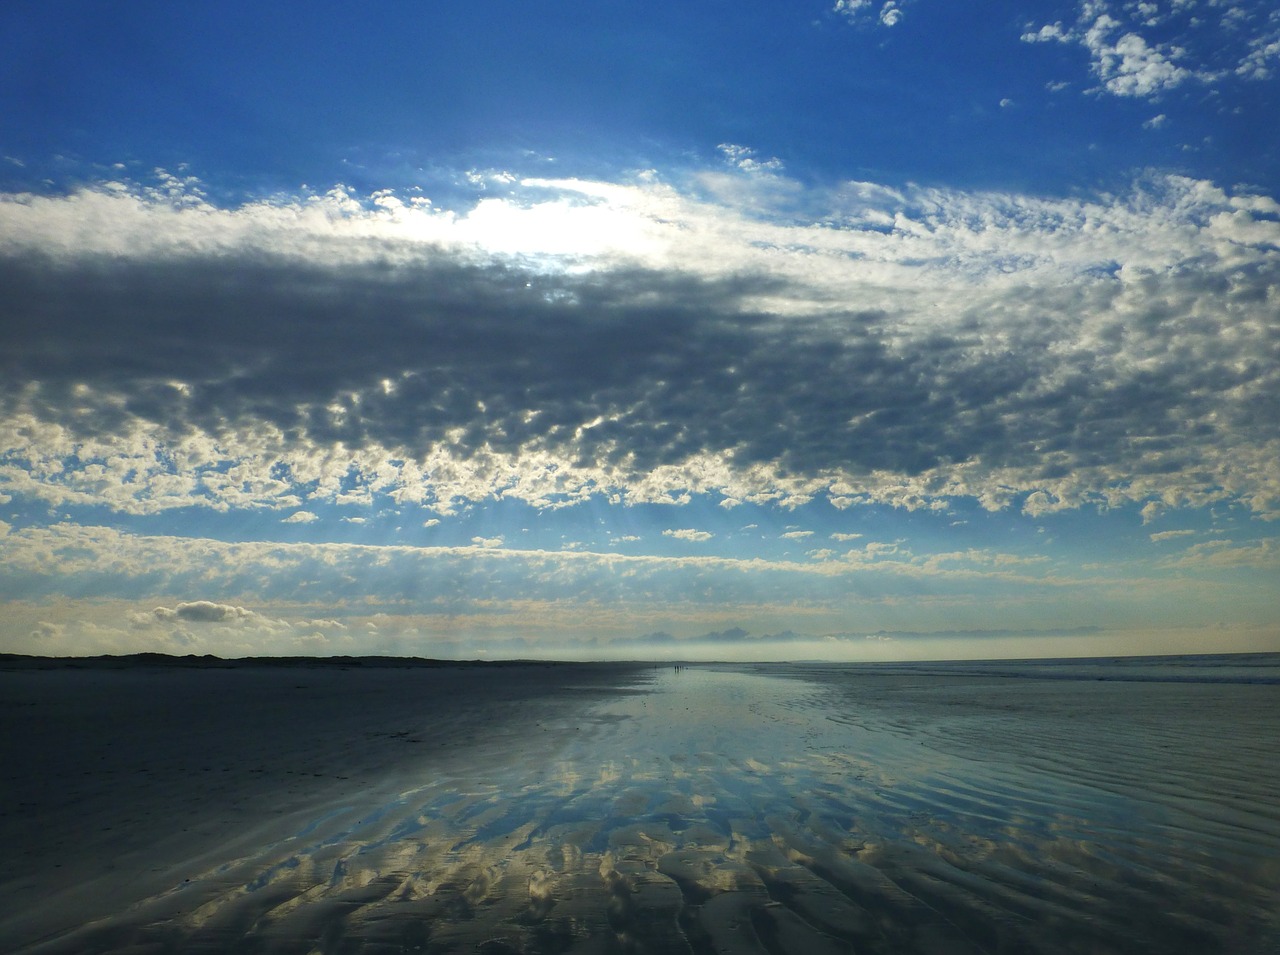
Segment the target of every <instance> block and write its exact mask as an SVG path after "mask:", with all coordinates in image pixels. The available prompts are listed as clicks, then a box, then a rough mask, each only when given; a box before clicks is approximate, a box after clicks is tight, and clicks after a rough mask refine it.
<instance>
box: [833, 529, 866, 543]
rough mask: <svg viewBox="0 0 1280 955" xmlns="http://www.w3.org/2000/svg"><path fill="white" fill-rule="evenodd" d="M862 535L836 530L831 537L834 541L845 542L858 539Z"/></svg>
mask: <svg viewBox="0 0 1280 955" xmlns="http://www.w3.org/2000/svg"><path fill="white" fill-rule="evenodd" d="M861 536H862V535H861V534H844V533H841V532H840V531H836V532H835V533H834V534H832V535H831V539H832V540H833V541H841V542H844V541H853V540H857V539H858V538H859V537H861Z"/></svg>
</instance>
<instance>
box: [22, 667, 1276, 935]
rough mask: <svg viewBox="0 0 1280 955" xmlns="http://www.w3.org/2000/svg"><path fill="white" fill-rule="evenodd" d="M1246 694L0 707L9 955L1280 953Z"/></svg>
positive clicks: (28, 700)
mask: <svg viewBox="0 0 1280 955" xmlns="http://www.w3.org/2000/svg"><path fill="white" fill-rule="evenodd" d="M1243 662H1248V661H1240V660H1233V661H1226V662H1222V661H1219V662H1217V663H1214V662H1213V661H1203V660H1201V661H1173V662H1169V661H1164V662H1161V661H1154V662H1150V663H1145V664H1143V663H1133V662H1129V663H1112V664H1102V663H1098V664H1072V665H1034V666H1032V665H1022V666H1014V665H1001V666H998V667H995V666H986V667H983V666H949V667H947V666H944V667H898V668H892V667H889V668H886V667H879V668H877V667H830V666H823V667H801V666H790V667H789V666H769V667H719V668H717V667H690V668H685V669H682V670H680V671H674V670H672V669H671V668H669V667H667V668H662V669H656V670H655V669H653V668H647V667H625V666H556V667H545V666H537V665H528V666H513V667H502V668H489V667H484V668H475V667H472V668H466V667H457V668H454V667H449V668H434V669H422V668H419V669H388V668H373V669H371V668H364V667H360V668H351V669H347V670H341V669H337V668H334V667H331V666H330V667H304V668H289V669H284V668H279V667H276V668H239V669H232V670H208V669H205V670H200V669H191V670H179V669H172V668H167V669H160V668H134V669H124V670H102V669H89V670H79V671H71V670H66V669H58V670H40V671H31V670H27V671H20V672H15V671H10V672H0V689H2V690H3V695H2V696H0V701H2V705H3V707H4V709H3V716H4V721H5V729H6V734H5V738H4V742H3V744H2V745H3V751H2V752H0V757H2V758H3V764H2V765H3V766H4V768H5V776H4V786H5V788H4V792H3V796H4V802H3V806H4V808H3V816H0V836H3V839H4V843H3V844H4V845H5V847H6V858H7V859H8V860H9V866H8V867H7V869H6V871H5V872H3V873H0V875H2V877H3V878H2V880H0V938H3V939H6V940H7V941H8V949H11V950H15V951H18V952H23V953H34V952H41V953H72V952H76V953H95V952H121V953H123V952H129V953H139V955H140V953H144V952H145V953H149V952H249V951H252V952H263V953H294V952H297V953H311V952H323V953H330V952H332V953H392V952H409V951H417V952H472V951H487V952H521V951H523V952H561V951H574V952H611V951H652V952H699V953H701V952H716V951H718V952H729V953H746V952H771V953H777V952H797V953H804V955H818V953H823V952H835V951H850V950H852V951H857V952H883V953H888V952H895V953H896V952H928V953H934V952H936V953H966V952H1090V953H1108V952H1115V953H1133V952H1152V953H1155V952H1160V953H1170V952H1197V953H1202V952H1230V953H1249V952H1258V953H1262V952H1268V953H1270V952H1275V951H1280V923H1278V922H1277V915H1276V899H1277V898H1280V808H1278V807H1277V804H1276V801H1275V794H1276V793H1277V792H1280V763H1278V762H1277V760H1276V758H1275V752H1276V744H1277V742H1280V669H1277V663H1278V662H1280V661H1277V660H1276V659H1275V658H1257V659H1256V660H1254V661H1253V662H1252V664H1251V665H1247V666H1242V665H1240V664H1242V663H1243ZM0 947H4V946H0Z"/></svg>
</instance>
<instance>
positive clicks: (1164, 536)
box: [1150, 530, 1196, 544]
mask: <svg viewBox="0 0 1280 955" xmlns="http://www.w3.org/2000/svg"><path fill="white" fill-rule="evenodd" d="M1195 533H1196V532H1195V531H1190V530H1183V531H1159V532H1158V533H1155V534H1152V535H1150V536H1151V540H1152V542H1153V543H1157V544H1158V543H1159V542H1160V541H1167V540H1173V539H1174V538H1176V537H1193V536H1195Z"/></svg>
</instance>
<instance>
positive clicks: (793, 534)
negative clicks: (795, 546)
mask: <svg viewBox="0 0 1280 955" xmlns="http://www.w3.org/2000/svg"><path fill="white" fill-rule="evenodd" d="M778 536H779V537H781V538H782V539H783V540H789V541H798V540H804V539H805V538H806V537H812V536H813V531H787V532H786V533H784V534H779V535H778Z"/></svg>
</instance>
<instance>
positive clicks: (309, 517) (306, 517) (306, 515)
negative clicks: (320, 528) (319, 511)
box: [280, 511, 320, 524]
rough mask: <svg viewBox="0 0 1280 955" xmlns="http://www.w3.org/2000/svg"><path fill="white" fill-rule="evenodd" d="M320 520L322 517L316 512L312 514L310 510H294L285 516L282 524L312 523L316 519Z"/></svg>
mask: <svg viewBox="0 0 1280 955" xmlns="http://www.w3.org/2000/svg"><path fill="white" fill-rule="evenodd" d="M318 520H320V518H319V517H317V516H316V515H315V514H312V513H311V512H310V511H294V512H293V513H292V514H290V515H289V516H288V517H286V518H284V519H283V520H282V521H281V522H280V523H282V524H310V523H312V522H314V521H318Z"/></svg>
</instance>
